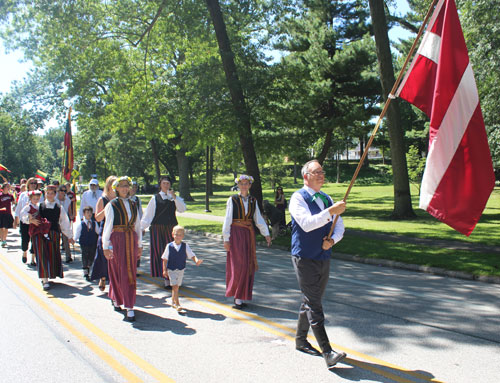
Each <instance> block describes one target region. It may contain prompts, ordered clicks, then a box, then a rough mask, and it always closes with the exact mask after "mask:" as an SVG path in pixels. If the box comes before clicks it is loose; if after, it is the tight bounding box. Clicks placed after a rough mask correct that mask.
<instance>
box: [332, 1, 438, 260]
mask: <svg viewBox="0 0 500 383" xmlns="http://www.w3.org/2000/svg"><path fill="white" fill-rule="evenodd" d="M438 1H439V0H433V1H432V3H431V5H430V7H429V10H428V11H427V14H426V15H425V18H424V22H423V23H422V25H421V26H420V29H419V31H418V33H417V37H415V41H414V42H413V45H412V46H411V49H410V52H409V53H408V56H407V57H406V60H405V62H404V64H403V67H402V68H401V71H400V72H399V76H398V78H397V79H396V81H395V82H394V85H393V87H392V90H391V92H390V93H389V94H388V95H387V100H386V101H385V105H384V109H382V112H381V113H380V115H379V117H378V120H377V123H376V124H375V127H374V128H373V130H372V134H371V136H370V139H369V140H368V143H367V144H366V147H365V150H364V152H363V155H362V156H361V158H360V160H359V162H358V166H357V167H356V170H355V171H354V175H353V176H352V179H351V183H350V184H349V187H348V188H347V191H346V193H345V195H344V198H343V199H342V201H344V202H346V201H347V197H349V193H350V192H351V189H352V187H353V186H354V182H355V181H356V178H357V177H358V174H359V171H360V170H361V166H363V163H364V161H365V159H366V156H367V155H368V149H369V148H370V146H371V144H372V142H373V140H374V138H375V135H376V134H377V131H378V128H379V127H380V124H381V123H382V120H383V119H384V117H385V114H386V112H387V109H388V108H389V104H390V103H391V100H392V99H393V98H395V96H394V93H396V91H397V89H398V87H399V84H400V83H401V80H402V78H403V75H404V73H405V72H406V67H407V66H408V63H409V62H410V58H411V57H412V56H413V53H414V52H415V49H416V47H417V43H418V41H419V40H420V37H421V36H422V34H423V32H424V29H425V27H426V25H427V22H428V21H429V18H430V17H431V15H432V11H433V10H434V7H435V6H436V4H437V2H438ZM338 219H339V216H338V215H336V216H335V219H334V220H333V224H332V227H331V228H330V233H329V234H328V236H327V237H325V239H324V240H323V249H324V250H327V249H329V248H330V247H331V245H329V243H330V242H331V237H332V234H333V230H334V229H335V225H336V224H337V221H338Z"/></svg>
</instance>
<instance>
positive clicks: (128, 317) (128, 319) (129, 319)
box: [125, 310, 135, 322]
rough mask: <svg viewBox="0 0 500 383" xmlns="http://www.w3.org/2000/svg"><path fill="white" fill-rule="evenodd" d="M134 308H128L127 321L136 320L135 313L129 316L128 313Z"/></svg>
mask: <svg viewBox="0 0 500 383" xmlns="http://www.w3.org/2000/svg"><path fill="white" fill-rule="evenodd" d="M130 311H133V310H127V313H126V314H125V320H126V321H127V322H135V313H134V315H132V316H129V315H128V313H129V312H130Z"/></svg>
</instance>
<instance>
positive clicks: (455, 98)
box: [396, 0, 495, 236]
mask: <svg viewBox="0 0 500 383" xmlns="http://www.w3.org/2000/svg"><path fill="white" fill-rule="evenodd" d="M396 96H399V97H401V98H403V99H405V100H407V101H408V102H410V103H412V104H413V105H415V106H416V107H417V108H419V109H420V110H422V111H423V112H424V113H425V114H427V116H429V118H430V129H429V152H428V155H427V163H426V168H425V171H424V176H423V179H422V187H421V192H420V208H422V209H424V210H426V211H427V212H429V213H430V214H431V215H432V216H434V217H436V218H437V219H438V220H440V221H441V222H444V223H446V224H447V225H449V226H451V227H452V228H453V229H455V230H457V231H459V232H461V233H462V234H465V235H467V236H469V235H470V234H471V233H472V231H473V230H474V227H475V226H476V224H477V222H478V221H479V218H480V217H481V214H482V212H483V210H484V208H485V206H486V203H487V202H488V198H489V196H490V194H491V192H492V190H493V188H494V186H495V175H494V172H493V164H492V161H491V154H490V149H489V146H488V138H487V135H486V130H485V126H484V121H483V116H482V113H481V107H480V105H479V95H478V92H477V87H476V83H475V80H474V75H473V73H472V67H471V64H470V62H469V55H468V52H467V46H466V45H465V39H464V36H463V32H462V28H461V26H460V20H459V18H458V13H457V9H456V5H455V2H454V0H439V1H438V3H437V5H436V8H435V10H434V13H433V15H432V17H431V20H430V22H429V25H428V26H427V30H426V32H425V34H424V37H423V39H422V43H421V45H420V47H419V49H418V51H417V54H416V55H415V58H414V59H413V62H412V64H411V66H410V69H409V70H408V72H407V74H406V76H405V78H404V79H403V81H402V82H401V85H400V86H399V88H398V90H397V92H396Z"/></svg>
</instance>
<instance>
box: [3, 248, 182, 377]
mask: <svg viewBox="0 0 500 383" xmlns="http://www.w3.org/2000/svg"><path fill="white" fill-rule="evenodd" d="M1 260H2V262H4V263H5V264H6V265H7V266H8V268H7V267H5V266H4V265H3V264H2V262H0V270H1V271H2V272H3V273H4V274H5V275H6V276H7V277H8V278H9V279H10V280H12V282H14V283H15V284H16V286H18V287H19V288H20V289H21V290H22V291H23V292H24V293H26V295H28V296H29V297H30V298H31V299H32V300H34V301H35V302H36V303H37V304H38V305H39V306H40V307H42V308H43V309H44V310H45V311H46V312H47V313H48V314H49V315H50V316H52V318H54V319H55V320H56V321H57V322H59V323H60V324H61V325H62V326H63V327H64V328H66V329H67V330H68V331H69V332H70V333H71V334H72V335H74V336H75V337H76V338H78V339H79V340H80V341H81V342H82V344H84V345H86V346H87V347H88V348H89V349H90V350H92V351H93V352H94V353H95V354H96V355H97V356H99V357H100V358H101V359H102V360H103V361H104V362H106V363H107V364H108V365H109V366H110V367H111V368H112V369H113V370H115V371H116V372H118V373H119V374H120V375H121V376H123V377H124V378H125V381H126V382H131V383H132V382H133V383H139V382H142V381H143V380H142V379H141V378H139V377H138V376H137V375H135V374H134V373H133V372H132V371H130V370H129V369H128V368H127V367H125V366H124V365H123V364H122V363H120V362H119V361H118V360H116V359H115V358H114V357H113V356H112V355H110V354H109V353H108V352H107V351H105V350H103V349H102V348H101V347H100V346H99V345H97V344H96V343H95V342H94V341H92V340H91V339H90V338H89V337H87V336H85V335H84V334H82V333H81V332H80V331H79V330H77V329H76V328H75V327H74V326H73V325H71V324H70V323H69V322H68V321H67V320H66V319H64V318H63V317H62V316H60V315H59V314H57V313H56V312H54V310H53V309H52V308H51V307H50V306H49V305H48V304H47V303H46V302H45V301H44V299H42V298H40V296H38V295H37V294H35V292H34V291H38V292H42V291H43V290H42V287H41V285H40V284H39V283H37V282H35V281H34V280H33V279H32V278H30V277H28V276H27V275H26V274H25V273H24V272H23V271H22V270H20V269H19V268H18V267H17V266H16V265H14V264H13V263H12V262H11V261H9V260H8V259H6V258H4V257H2V258H1ZM9 269H10V270H16V269H17V270H16V271H18V272H17V273H16V274H17V275H14V274H13V273H12V272H11V271H9ZM18 276H21V278H22V279H23V280H24V281H26V282H27V283H28V286H26V284H25V283H23V281H22V280H21V279H19V277H18ZM29 285H31V286H29ZM47 295H48V296H49V297H50V298H51V299H50V302H52V303H54V304H55V305H57V306H58V307H59V308H60V309H61V310H63V311H64V312H65V313H66V314H68V315H69V316H71V318H73V319H74V320H76V321H77V322H78V323H80V324H81V325H82V326H84V327H85V328H86V329H87V330H89V331H90V332H91V333H93V334H94V335H96V336H97V337H98V338H100V339H101V340H102V341H103V342H105V343H106V344H107V345H109V346H111V347H112V348H113V349H114V350H116V351H117V352H118V353H120V354H121V355H123V356H124V357H126V358H127V359H129V360H130V361H131V362H132V363H133V364H135V365H136V366H137V367H139V368H141V369H142V370H143V371H144V372H146V373H147V374H148V375H150V376H151V377H153V378H154V379H155V380H156V381H158V382H162V383H163V382H173V380H172V379H171V378H169V377H168V376H167V375H165V374H164V373H163V372H162V371H160V370H158V369H157V368H156V367H155V366H153V365H152V364H150V363H148V362H147V361H145V360H144V359H142V358H141V357H140V356H139V355H137V354H135V353H134V352H132V351H130V350H129V349H128V348H126V347H125V346H124V345H123V344H121V343H119V342H118V341H116V340H115V339H114V338H113V337H111V336H110V335H108V334H107V333H105V332H104V331H102V330H101V329H99V328H98V327H96V326H95V325H94V324H92V323H91V322H89V321H88V320H87V319H85V318H84V317H83V316H82V315H80V314H79V313H77V312H76V311H74V310H73V309H72V308H71V307H69V306H68V305H67V304H65V303H64V302H62V301H61V300H60V299H59V298H57V297H55V296H53V295H52V294H50V293H49V294H47Z"/></svg>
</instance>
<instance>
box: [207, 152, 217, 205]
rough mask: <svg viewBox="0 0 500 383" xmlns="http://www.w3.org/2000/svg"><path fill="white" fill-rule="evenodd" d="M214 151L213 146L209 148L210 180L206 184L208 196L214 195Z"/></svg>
mask: <svg viewBox="0 0 500 383" xmlns="http://www.w3.org/2000/svg"><path fill="white" fill-rule="evenodd" d="M214 151H215V148H214V147H213V146H211V147H210V180H209V183H208V195H210V196H213V195H214Z"/></svg>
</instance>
